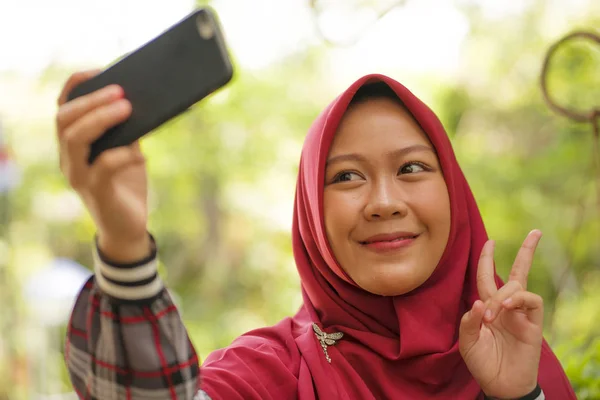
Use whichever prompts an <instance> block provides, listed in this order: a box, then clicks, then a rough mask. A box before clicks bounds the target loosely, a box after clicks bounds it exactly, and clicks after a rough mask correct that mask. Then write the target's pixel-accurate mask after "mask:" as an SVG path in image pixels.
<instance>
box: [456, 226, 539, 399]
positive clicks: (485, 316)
mask: <svg viewBox="0 0 600 400" xmlns="http://www.w3.org/2000/svg"><path fill="white" fill-rule="evenodd" d="M541 237H542V233H541V232H540V231H538V230H534V231H532V232H530V233H529V235H528V236H527V238H526V239H525V241H524V242H523V245H522V246H521V249H520V250H519V252H518V254H517V257H516V259H515V262H514V264H513V267H512V270H511V272H510V276H509V279H508V282H507V283H506V284H505V285H504V286H502V287H501V288H500V289H498V288H497V286H496V283H495V280H494V242H493V241H491V240H490V241H488V242H487V243H486V244H485V245H484V247H483V250H482V251H481V258H480V260H479V265H478V270H477V289H478V291H479V298H480V299H481V300H477V301H475V303H474V304H473V307H472V308H471V310H470V311H468V312H467V313H465V315H464V316H463V318H462V320H461V324H460V332H459V348H460V353H461V355H462V357H463V359H464V361H465V363H466V365H467V367H468V368H469V371H470V372H471V374H472V375H473V377H474V378H475V380H476V381H477V382H478V383H479V385H480V387H481V389H482V390H483V392H484V393H485V394H486V395H487V396H489V397H495V398H499V399H514V398H519V397H522V396H524V395H526V394H528V393H530V392H531V391H533V389H535V387H536V385H537V377H538V367H539V361H540V354H541V347H542V341H543V337H542V325H543V318H544V304H543V300H542V298H541V297H540V296H538V295H536V294H534V293H531V292H528V291H527V277H528V275H529V270H530V269H531V264H532V262H533V256H534V253H535V249H536V247H537V245H538V243H539V241H540V238H541Z"/></svg>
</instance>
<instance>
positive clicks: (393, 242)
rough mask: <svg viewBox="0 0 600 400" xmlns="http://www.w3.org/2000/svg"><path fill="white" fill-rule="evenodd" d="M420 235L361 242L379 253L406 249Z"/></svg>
mask: <svg viewBox="0 0 600 400" xmlns="http://www.w3.org/2000/svg"><path fill="white" fill-rule="evenodd" d="M418 237H419V235H408V236H399V237H395V238H389V239H384V238H381V239H376V240H373V239H371V240H367V241H364V242H359V243H360V244H361V245H362V246H364V247H366V248H367V249H369V250H371V251H375V252H378V253H382V252H383V253H387V252H390V251H395V250H400V249H404V248H406V247H409V246H410V245H412V244H413V243H414V242H415V240H416V239H417V238H418Z"/></svg>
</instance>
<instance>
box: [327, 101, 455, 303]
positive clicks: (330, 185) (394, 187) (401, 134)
mask: <svg viewBox="0 0 600 400" xmlns="http://www.w3.org/2000/svg"><path fill="white" fill-rule="evenodd" d="M323 206H324V217H325V229H326V233H327V238H328V240H329V244H330V246H331V248H332V250H333V253H334V255H335V257H336V259H337V261H338V263H339V264H340V266H341V267H342V268H343V269H344V270H345V271H346V273H347V274H348V275H349V276H350V277H351V278H352V279H353V280H354V282H356V284H357V285H358V286H360V287H361V288H363V289H364V290H366V291H369V292H371V293H375V294H379V295H385V296H395V295H400V294H404V293H408V292H410V291H411V290H413V289H415V288H417V287H419V286H420V285H422V284H423V283H424V282H425V281H426V280H427V279H428V278H429V277H430V276H431V274H432V273H433V271H434V270H435V268H436V266H437V264H438V262H439V261H440V258H441V257H442V254H443V252H444V249H445V247H446V243H447V242H448V235H449V232H450V200H449V197H448V190H447V187H446V183H445V181H444V177H443V175H442V171H441V168H440V164H439V161H438V159H437V156H436V154H435V150H434V149H433V146H432V145H431V143H430V142H429V140H428V139H427V137H426V135H425V134H424V133H423V131H422V130H421V128H420V127H419V125H418V124H417V123H416V122H415V121H414V119H413V118H412V117H411V116H410V115H409V114H408V112H407V111H406V110H405V109H404V108H403V107H402V106H401V105H400V104H399V102H398V101H396V100H392V99H389V98H386V97H374V98H367V99H365V100H362V101H360V102H357V103H356V104H352V105H351V106H350V108H349V109H348V110H347V111H346V114H345V115H344V117H343V118H342V121H341V123H340V125H339V127H338V131H337V133H336V136H335V138H334V140H333V143H332V145H331V148H330V151H329V156H328V161H327V167H326V171H325V188H324V204H323Z"/></svg>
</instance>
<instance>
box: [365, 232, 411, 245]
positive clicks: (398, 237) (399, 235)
mask: <svg viewBox="0 0 600 400" xmlns="http://www.w3.org/2000/svg"><path fill="white" fill-rule="evenodd" d="M417 236H419V235H418V234H417V233H414V232H392V233H383V234H378V235H373V236H371V237H369V238H367V239H366V240H363V241H361V242H359V243H360V244H373V243H378V242H399V241H402V240H410V239H415V238H416V237H417Z"/></svg>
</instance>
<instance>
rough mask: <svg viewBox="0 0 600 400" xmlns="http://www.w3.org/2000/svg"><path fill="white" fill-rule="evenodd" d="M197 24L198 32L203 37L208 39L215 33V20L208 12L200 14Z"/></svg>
mask: <svg viewBox="0 0 600 400" xmlns="http://www.w3.org/2000/svg"><path fill="white" fill-rule="evenodd" d="M196 25H197V26H198V33H199V34H200V37H201V38H202V39H205V40H208V39H211V38H212V37H213V36H214V35H215V27H214V25H213V21H212V19H211V18H210V16H209V15H208V14H207V13H200V14H198V19H197V20H196Z"/></svg>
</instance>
